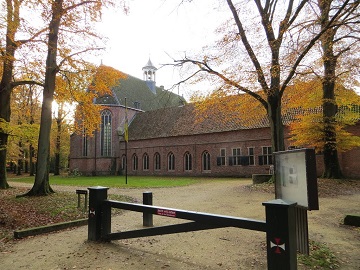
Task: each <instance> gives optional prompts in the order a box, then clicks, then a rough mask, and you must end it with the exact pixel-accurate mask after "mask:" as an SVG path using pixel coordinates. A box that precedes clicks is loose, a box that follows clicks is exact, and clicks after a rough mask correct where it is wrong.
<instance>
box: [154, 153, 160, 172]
mask: <svg viewBox="0 0 360 270" xmlns="http://www.w3.org/2000/svg"><path fill="white" fill-rule="evenodd" d="M154 166H155V168H154V169H155V171H159V170H160V169H161V163H160V154H159V153H155V155H154Z"/></svg>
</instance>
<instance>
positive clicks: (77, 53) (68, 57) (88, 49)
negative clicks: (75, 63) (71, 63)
mask: <svg viewBox="0 0 360 270" xmlns="http://www.w3.org/2000/svg"><path fill="white" fill-rule="evenodd" d="M103 49H104V48H87V49H84V50H82V51H79V52H75V53H73V54H70V55H68V56H66V57H64V59H62V60H61V62H60V63H59V65H58V66H57V69H58V70H60V67H61V66H62V65H63V64H64V63H65V62H66V61H67V60H69V59H70V58H72V57H74V56H75V55H79V54H82V53H86V52H89V51H96V50H103Z"/></svg>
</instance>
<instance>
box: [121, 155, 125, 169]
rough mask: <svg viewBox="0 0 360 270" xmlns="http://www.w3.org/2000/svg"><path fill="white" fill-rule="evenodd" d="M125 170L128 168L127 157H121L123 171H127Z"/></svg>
mask: <svg viewBox="0 0 360 270" xmlns="http://www.w3.org/2000/svg"><path fill="white" fill-rule="evenodd" d="M125 168H126V156H125V155H122V157H121V169H122V170H125Z"/></svg>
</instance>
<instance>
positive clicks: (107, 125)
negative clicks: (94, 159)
mask: <svg viewBox="0 0 360 270" xmlns="http://www.w3.org/2000/svg"><path fill="white" fill-rule="evenodd" d="M111 134H112V127H111V112H110V111H109V110H104V111H102V112H101V126H100V152H101V156H103V157H109V156H111Z"/></svg>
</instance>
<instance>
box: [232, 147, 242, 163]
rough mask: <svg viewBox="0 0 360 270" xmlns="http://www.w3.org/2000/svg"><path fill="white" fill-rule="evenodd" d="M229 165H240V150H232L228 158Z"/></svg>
mask: <svg viewBox="0 0 360 270" xmlns="http://www.w3.org/2000/svg"><path fill="white" fill-rule="evenodd" d="M229 165H241V148H233V149H232V156H231V157H229Z"/></svg>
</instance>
